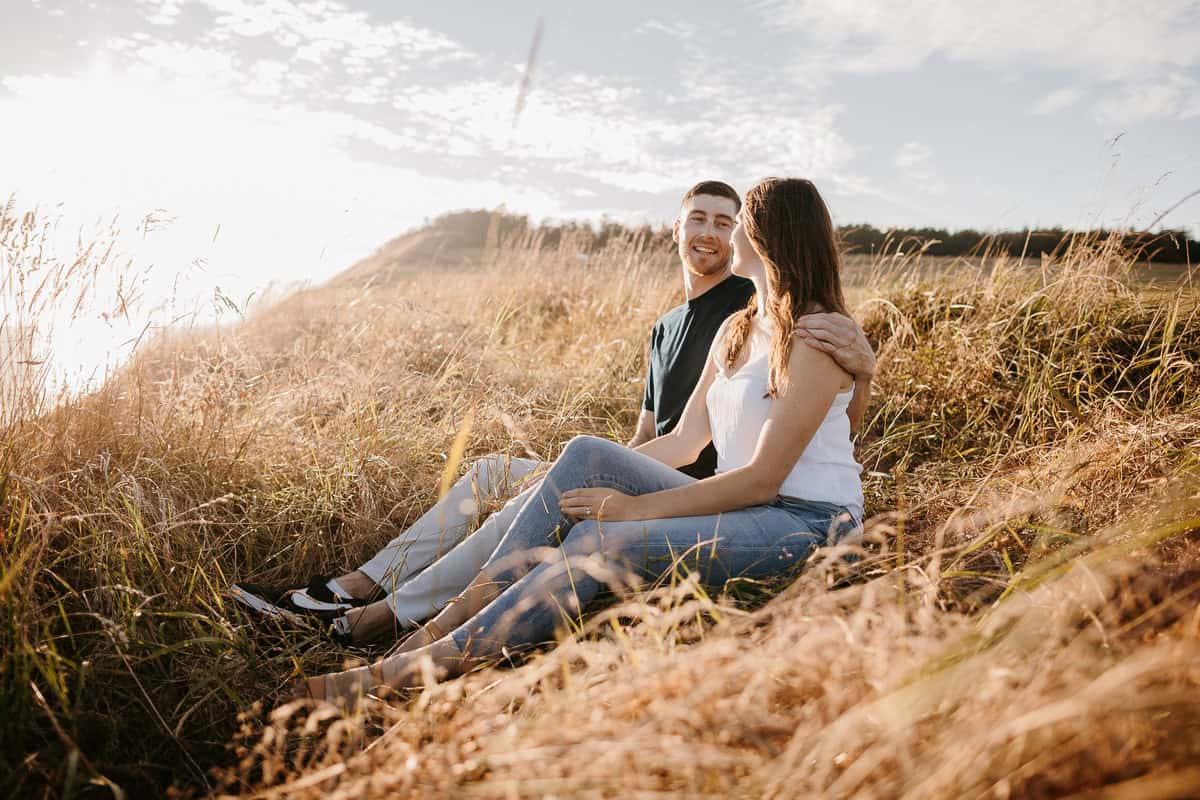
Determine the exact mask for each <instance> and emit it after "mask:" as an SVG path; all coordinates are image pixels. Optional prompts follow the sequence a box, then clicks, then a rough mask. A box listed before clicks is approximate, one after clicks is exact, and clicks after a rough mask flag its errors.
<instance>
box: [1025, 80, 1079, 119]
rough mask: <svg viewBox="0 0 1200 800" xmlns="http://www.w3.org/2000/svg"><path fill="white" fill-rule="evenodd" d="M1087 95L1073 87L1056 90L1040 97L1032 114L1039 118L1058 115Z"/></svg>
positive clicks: (1034, 105)
mask: <svg viewBox="0 0 1200 800" xmlns="http://www.w3.org/2000/svg"><path fill="white" fill-rule="evenodd" d="M1085 94H1087V93H1086V92H1085V91H1083V90H1082V89H1078V88H1076V87H1073V86H1067V87H1064V88H1062V89H1055V90H1054V91H1052V92H1049V93H1047V94H1044V95H1042V96H1041V97H1039V98H1038V99H1037V100H1036V101H1035V102H1034V104H1033V107H1032V108H1031V109H1030V112H1031V113H1033V114H1036V115H1038V116H1046V115H1048V114H1056V113H1058V112H1059V111H1062V110H1064V109H1067V108H1070V107H1071V106H1073V105H1075V104H1076V103H1078V102H1079V101H1080V100H1082V99H1083V97H1084V95H1085Z"/></svg>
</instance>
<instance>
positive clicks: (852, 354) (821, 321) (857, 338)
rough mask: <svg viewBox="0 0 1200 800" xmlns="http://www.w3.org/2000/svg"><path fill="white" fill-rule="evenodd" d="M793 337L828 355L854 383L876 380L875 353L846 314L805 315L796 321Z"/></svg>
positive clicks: (856, 324) (859, 329)
mask: <svg viewBox="0 0 1200 800" xmlns="http://www.w3.org/2000/svg"><path fill="white" fill-rule="evenodd" d="M796 336H797V337H798V338H799V339H800V341H802V342H804V343H805V344H806V345H808V346H809V347H812V348H815V349H817V350H820V351H822V352H824V353H828V354H829V355H830V356H831V357H832V358H833V360H834V361H836V362H837V363H838V366H840V367H841V368H842V369H844V370H846V372H849V373H850V374H851V375H853V376H854V379H855V380H856V381H862V380H870V379H871V378H873V377H874V376H875V351H874V350H872V349H871V343H870V342H868V341H867V337H866V334H864V333H863V329H862V328H861V327H859V324H858V323H857V322H855V321H854V320H853V319H851V318H850V317H848V316H846V315H845V314H837V313H829V314H806V315H804V316H803V317H801V318H800V319H799V320H797V321H796Z"/></svg>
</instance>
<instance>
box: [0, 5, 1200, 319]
mask: <svg viewBox="0 0 1200 800" xmlns="http://www.w3.org/2000/svg"><path fill="white" fill-rule="evenodd" d="M539 21H540V22H541V26H542V27H541V31H542V33H541V37H540V46H539V47H538V49H537V55H536V59H535V60H534V62H533V67H532V71H531V72H529V73H528V74H527V73H526V63H527V59H528V57H529V54H530V50H531V44H532V42H533V40H534V36H535V31H536V30H538V27H539ZM523 77H528V83H527V90H526V91H525V92H524V95H523V103H522V104H521V108H520V113H519V114H518V113H517V111H518V97H519V95H520V93H521V86H522V81H523ZM1197 142H1200V0H1142V2H1138V3H1131V2H1128V0H1120V1H1119V2H1117V1H1114V0H1058V1H1057V2H1054V3H1047V2H1045V0H1006V2H1004V3H997V2H994V0H907V2H897V0H744V1H743V2H740V3H739V2H735V1H734V0H725V2H709V0H689V2H674V0H664V1H660V2H646V1H645V0H642V2H636V3H635V2H629V1H627V0H613V1H612V2H606V3H571V2H559V3H549V2H521V1H520V0H513V1H512V2H504V3H482V2H475V3H465V2H453V1H452V0H446V1H445V2H440V3H431V2H422V3H416V2H407V1H406V0H356V1H355V2H344V3H342V2H330V1H329V0H305V1H303V2H296V1H294V0H157V1H155V2H151V0H125V1H123V2H101V1H100V0H93V1H88V0H3V24H2V25H0V198H6V197H8V196H10V195H13V196H15V197H16V201H17V205H18V207H19V208H22V209H28V208H33V207H37V208H39V209H40V210H41V212H42V213H43V214H48V215H51V216H56V217H57V218H58V219H59V221H60V228H61V230H62V231H65V232H71V233H72V234H73V235H75V234H78V232H79V230H80V228H81V226H82V229H83V230H84V231H85V235H86V231H87V230H88V229H89V227H88V226H91V225H95V224H96V223H97V222H98V221H106V220H109V219H111V218H112V217H113V215H114V214H117V215H119V218H118V219H119V224H120V226H121V228H122V230H123V231H125V232H126V236H125V239H124V240H123V242H122V246H123V247H124V248H125V249H127V250H128V252H129V253H130V254H131V257H132V258H134V259H135V260H136V261H137V262H138V263H139V265H141V266H143V267H145V268H147V269H148V270H149V271H150V272H151V273H153V276H154V277H153V278H151V279H147V280H148V283H147V286H148V287H149V288H147V290H146V291H147V294H148V296H155V295H156V293H157V294H162V293H163V292H165V291H166V288H165V287H167V286H174V287H176V289H178V286H179V285H180V276H181V275H182V276H186V279H185V280H184V285H186V286H187V287H190V288H189V291H191V292H192V293H193V294H195V295H197V296H204V295H206V294H211V293H212V292H213V291H215V290H216V288H217V287H218V286H219V287H220V291H221V292H223V293H224V294H226V295H228V296H230V297H232V298H242V297H245V296H248V295H249V294H250V293H251V292H253V291H255V290H256V289H257V288H258V287H261V286H262V285H263V284H265V283H268V282H275V283H279V282H285V283H286V282H293V281H307V282H312V283H318V282H320V281H322V280H324V279H326V278H328V277H330V276H332V275H333V274H336V273H337V272H338V271H340V270H342V269H344V268H345V267H347V266H348V265H349V264H351V263H352V262H353V261H355V260H356V259H358V258H360V257H362V256H364V255H367V254H369V253H370V252H372V251H373V250H374V249H375V248H376V247H378V246H379V245H380V244H382V243H383V242H384V241H386V240H387V239H389V238H391V237H393V236H395V235H397V234H398V233H401V232H403V231H405V230H407V229H410V228H412V227H414V226H417V225H420V224H421V223H422V222H423V221H424V220H425V219H427V218H430V217H433V216H435V215H437V214H439V213H441V212H444V211H446V210H450V209H456V208H480V207H488V208H490V207H495V206H498V205H500V204H504V205H505V206H506V207H507V208H508V209H509V210H512V211H515V212H520V213H527V214H529V215H531V216H532V217H533V218H535V219H542V218H589V219H595V218H598V217H600V216H601V215H607V216H609V217H613V218H616V219H619V220H623V221H637V222H640V221H648V222H651V223H659V222H666V221H669V220H670V219H671V218H672V217H673V215H674V214H675V212H676V210H677V208H678V200H679V197H680V195H681V194H682V193H683V192H684V191H685V190H686V188H687V187H688V186H690V185H691V184H692V183H694V182H696V181H698V180H701V179H709V178H717V179H723V180H726V181H728V182H730V183H732V184H733V185H734V186H735V187H737V188H738V189H739V190H740V191H745V190H746V189H748V188H749V187H750V186H751V185H752V184H753V183H754V182H755V181H756V180H757V179H759V178H762V177H765V176H768V175H797V176H803V177H808V178H811V179H812V180H813V181H814V182H815V183H816V184H817V186H818V187H819V188H820V189H821V191H822V193H823V194H824V195H825V197H826V200H827V203H828V205H829V206H830V209H831V211H832V213H833V215H834V218H835V221H836V222H837V223H839V224H850V223H863V222H866V223H871V224H874V225H876V226H880V227H886V226H926V225H927V226H935V227H946V228H951V229H955V228H963V227H972V228H978V229H985V230H996V229H1004V228H1020V227H1023V226H1049V225H1062V226H1068V227H1078V228H1087V227H1094V226H1098V225H1103V226H1112V225H1121V224H1126V225H1133V226H1144V225H1146V224H1148V223H1149V222H1151V221H1152V220H1153V219H1154V218H1155V217H1157V215H1158V214H1159V213H1160V212H1162V211H1164V210H1166V209H1167V208H1168V207H1169V206H1171V205H1172V204H1174V203H1175V202H1176V201H1178V200H1179V199H1180V198H1182V197H1184V196H1185V195H1187V194H1188V193H1190V192H1192V191H1194V190H1196V189H1200V147H1198V146H1197V144H1196V143H1197ZM148 214H149V215H152V219H153V221H154V224H152V225H150V226H146V225H144V224H141V223H142V221H143V220H144V218H145V217H146V215H148ZM1163 224H1164V225H1168V226H1172V227H1185V228H1188V229H1189V230H1190V231H1191V232H1192V234H1193V235H1197V234H1200V198H1197V199H1194V200H1192V201H1190V202H1189V203H1185V204H1184V205H1182V206H1180V207H1179V208H1178V209H1177V210H1175V211H1174V212H1172V213H1171V214H1170V215H1169V216H1168V217H1167V218H1166V219H1165V220H1164V222H1163Z"/></svg>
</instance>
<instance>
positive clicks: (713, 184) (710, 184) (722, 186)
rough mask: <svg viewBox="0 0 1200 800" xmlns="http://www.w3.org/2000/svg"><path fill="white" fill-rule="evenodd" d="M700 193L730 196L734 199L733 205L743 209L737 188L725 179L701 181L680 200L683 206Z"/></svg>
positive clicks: (739, 209)
mask: <svg viewBox="0 0 1200 800" xmlns="http://www.w3.org/2000/svg"><path fill="white" fill-rule="evenodd" d="M698 194H711V195H714V196H715V197H728V198H729V199H730V200H732V201H733V207H734V208H736V209H737V210H738V211H741V210H742V198H741V197H740V196H738V193H737V190H736V189H734V188H733V187H732V186H730V185H729V184H728V183H725V182H724V181H700V182H699V183H697V184H696V185H695V186H693V187H692V188H690V189H688V192H687V194H685V195H684V196H683V199H682V200H680V201H679V205H680V206H682V205H683V204H684V203H686V202H687V201H688V200H691V199H692V198H693V197H695V196H696V195H698Z"/></svg>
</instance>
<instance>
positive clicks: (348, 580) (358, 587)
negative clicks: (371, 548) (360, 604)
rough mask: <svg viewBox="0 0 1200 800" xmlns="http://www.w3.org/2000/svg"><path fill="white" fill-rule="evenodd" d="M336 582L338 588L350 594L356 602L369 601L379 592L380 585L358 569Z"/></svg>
mask: <svg viewBox="0 0 1200 800" xmlns="http://www.w3.org/2000/svg"><path fill="white" fill-rule="evenodd" d="M335 580H337V583H338V586H341V587H342V588H343V589H345V590H346V591H347V592H349V593H350V596H351V597H353V598H354V599H355V600H369V599H370V598H371V597H372V596H373V595H374V594H375V593H376V592H377V591H378V590H379V585H378V584H376V583H375V581H373V580H371V579H370V578H368V577H367V575H366V573H364V572H362V571H361V570H357V569H356V570H354V572H350V573H347V574H345V575H342V576H340V577H338V578H336V579H335Z"/></svg>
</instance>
